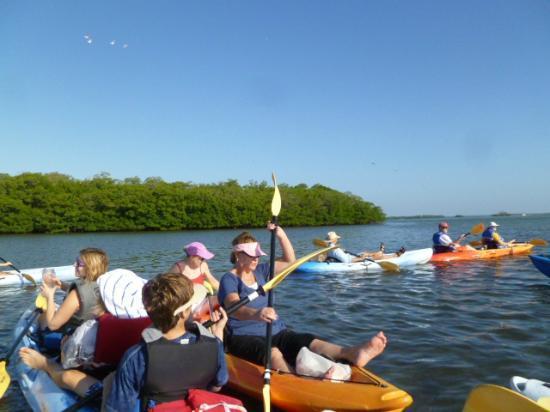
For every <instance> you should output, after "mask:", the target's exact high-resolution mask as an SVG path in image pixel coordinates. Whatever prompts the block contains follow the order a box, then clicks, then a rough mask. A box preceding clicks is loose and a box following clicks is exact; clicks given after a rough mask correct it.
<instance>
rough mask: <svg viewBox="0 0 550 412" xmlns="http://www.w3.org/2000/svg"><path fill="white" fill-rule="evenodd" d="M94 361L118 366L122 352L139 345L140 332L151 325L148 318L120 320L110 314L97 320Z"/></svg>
mask: <svg viewBox="0 0 550 412" xmlns="http://www.w3.org/2000/svg"><path fill="white" fill-rule="evenodd" d="M97 321H98V329H97V337H96V346H95V353H94V361H95V362H98V363H107V364H109V365H118V363H119V362H120V360H121V359H122V356H123V355H124V352H126V350H128V349H129V348H130V347H131V346H133V345H135V344H137V343H139V341H140V339H141V332H143V330H144V329H145V328H147V327H148V326H150V325H151V323H152V322H151V319H149V318H137V319H122V318H117V317H116V316H113V315H112V314H110V313H105V314H103V315H101V316H100V317H99V318H98V319H97Z"/></svg>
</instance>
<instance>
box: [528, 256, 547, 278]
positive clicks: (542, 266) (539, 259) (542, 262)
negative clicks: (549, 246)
mask: <svg viewBox="0 0 550 412" xmlns="http://www.w3.org/2000/svg"><path fill="white" fill-rule="evenodd" d="M529 258H530V259H531V262H533V265H535V267H536V268H537V269H538V270H540V271H541V272H542V273H544V274H545V275H546V276H548V277H550V258H549V257H547V256H542V255H529Z"/></svg>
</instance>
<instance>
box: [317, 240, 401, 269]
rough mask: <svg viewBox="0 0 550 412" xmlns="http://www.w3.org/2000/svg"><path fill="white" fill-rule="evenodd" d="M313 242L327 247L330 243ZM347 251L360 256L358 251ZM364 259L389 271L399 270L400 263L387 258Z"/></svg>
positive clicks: (323, 241)
mask: <svg viewBox="0 0 550 412" xmlns="http://www.w3.org/2000/svg"><path fill="white" fill-rule="evenodd" d="M313 244H314V245H315V246H319V247H326V246H327V244H328V243H327V242H326V241H325V240H321V239H313ZM335 248H336V247H335ZM345 252H346V253H349V254H350V255H353V256H357V257H359V255H358V254H357V253H352V252H348V251H347V250H346V251H345ZM363 260H367V261H369V262H372V263H376V264H377V265H379V266H380V267H381V268H382V269H384V270H386V271H388V272H399V265H398V264H397V263H394V262H388V261H387V260H373V259H370V258H364V259H363Z"/></svg>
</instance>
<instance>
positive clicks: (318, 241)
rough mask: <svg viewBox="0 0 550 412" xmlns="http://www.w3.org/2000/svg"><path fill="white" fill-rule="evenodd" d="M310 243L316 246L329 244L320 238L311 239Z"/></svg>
mask: <svg viewBox="0 0 550 412" xmlns="http://www.w3.org/2000/svg"><path fill="white" fill-rule="evenodd" d="M312 243H313V244H314V245H315V246H317V247H327V246H328V245H329V244H328V242H327V241H326V240H322V239H313V240H312Z"/></svg>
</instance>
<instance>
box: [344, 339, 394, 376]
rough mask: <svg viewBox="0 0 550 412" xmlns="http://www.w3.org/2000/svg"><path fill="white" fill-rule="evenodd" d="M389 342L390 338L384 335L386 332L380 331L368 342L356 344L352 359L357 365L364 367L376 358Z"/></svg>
mask: <svg viewBox="0 0 550 412" xmlns="http://www.w3.org/2000/svg"><path fill="white" fill-rule="evenodd" d="M387 343H388V338H386V335H384V332H378V333H377V334H376V335H375V336H373V337H372V339H371V340H370V341H368V342H365V343H363V344H362V345H359V346H354V347H353V348H351V349H352V359H350V360H351V361H352V362H353V363H354V364H355V365H357V366H360V367H364V366H365V365H366V364H367V363H369V362H370V361H371V360H372V359H374V358H376V357H377V356H378V355H380V354H381V353H382V352H384V349H386V345H387Z"/></svg>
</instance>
